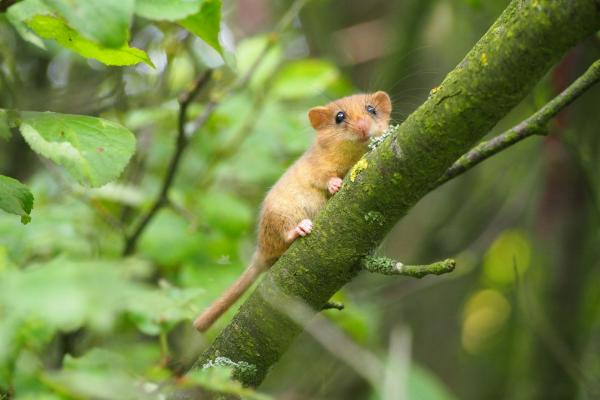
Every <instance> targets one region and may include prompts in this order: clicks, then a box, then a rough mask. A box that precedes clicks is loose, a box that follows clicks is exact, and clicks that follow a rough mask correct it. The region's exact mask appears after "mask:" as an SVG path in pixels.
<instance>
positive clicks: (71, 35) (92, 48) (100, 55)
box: [25, 15, 154, 67]
mask: <svg viewBox="0 0 600 400" xmlns="http://www.w3.org/2000/svg"><path fill="white" fill-rule="evenodd" d="M25 23H26V24H27V26H28V27H29V28H31V29H32V30H33V31H34V32H35V33H36V34H38V35H39V36H41V37H43V38H44V39H52V40H55V41H56V42H57V43H58V44H60V45H61V46H63V47H66V48H67V49H70V50H73V51H74V52H76V53H78V54H80V55H82V56H83V57H86V58H94V59H96V60H98V61H100V62H101V63H103V64H106V65H133V64H137V63H140V62H143V63H146V64H148V65H150V66H152V67H154V64H152V61H151V60H150V58H149V57H148V54H146V52H144V51H143V50H140V49H136V48H135V47H129V46H128V45H126V44H125V45H123V46H121V47H119V48H108V47H104V46H102V45H100V44H99V43H96V42H94V41H92V40H89V39H86V38H85V37H83V36H81V35H80V34H79V33H78V32H77V31H76V30H74V29H73V28H71V27H70V26H69V25H67V23H66V22H65V21H64V20H62V19H60V18H57V17H54V16H50V15H36V16H34V17H32V18H30V19H28V20H26V21H25Z"/></svg>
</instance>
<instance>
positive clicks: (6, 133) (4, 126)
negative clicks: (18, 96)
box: [0, 110, 12, 140]
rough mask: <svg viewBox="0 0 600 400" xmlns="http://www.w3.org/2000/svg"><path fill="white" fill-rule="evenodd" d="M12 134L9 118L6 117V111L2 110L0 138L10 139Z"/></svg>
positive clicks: (0, 111)
mask: <svg viewBox="0 0 600 400" xmlns="http://www.w3.org/2000/svg"><path fill="white" fill-rule="evenodd" d="M11 136H12V133H11V132H10V127H9V126H8V120H7V119H6V118H5V117H4V111H2V110H0V139H4V140H8V139H10V138H11Z"/></svg>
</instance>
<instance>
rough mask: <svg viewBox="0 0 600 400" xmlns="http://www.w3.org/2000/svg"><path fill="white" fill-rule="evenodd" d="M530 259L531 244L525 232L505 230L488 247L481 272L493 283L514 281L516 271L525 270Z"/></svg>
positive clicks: (503, 283)
mask: <svg viewBox="0 0 600 400" xmlns="http://www.w3.org/2000/svg"><path fill="white" fill-rule="evenodd" d="M530 259H531V245H530V243H529V239H528V238H527V236H526V235H525V233H524V232H522V231H520V230H507V231H504V232H502V233H501V234H500V235H499V236H498V237H497V238H496V240H494V243H492V245H491V246H490V248H489V249H488V251H487V253H486V255H485V258H484V261H483V273H484V276H485V277H486V278H487V279H488V280H489V281H490V282H492V283H494V284H497V285H508V284H510V283H512V282H513V281H514V279H515V275H516V274H517V271H518V273H519V274H522V273H523V272H525V271H526V270H527V268H528V267H529V263H530ZM515 268H517V271H515Z"/></svg>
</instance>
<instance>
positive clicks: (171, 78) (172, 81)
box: [167, 54, 195, 93]
mask: <svg viewBox="0 0 600 400" xmlns="http://www.w3.org/2000/svg"><path fill="white" fill-rule="evenodd" d="M194 74H195V70H194V63H193V62H192V60H191V59H190V57H189V56H188V55H186V54H184V55H178V56H175V57H173V59H172V60H171V67H170V68H169V75H168V78H167V79H168V86H169V90H170V92H171V93H180V92H183V90H184V89H185V87H186V86H187V85H189V84H190V82H192V81H193V80H194Z"/></svg>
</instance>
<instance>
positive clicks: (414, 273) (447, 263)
mask: <svg viewBox="0 0 600 400" xmlns="http://www.w3.org/2000/svg"><path fill="white" fill-rule="evenodd" d="M361 266H362V268H363V269H364V270H365V271H369V272H374V273H377V274H382V275H403V276H410V277H413V278H419V279H420V278H422V277H424V276H426V275H442V274H446V273H448V272H452V271H454V268H455V267H456V262H455V261H454V260H452V259H446V260H444V261H438V262H434V263H433V264H428V265H404V264H402V263H401V262H399V261H396V260H392V259H391V258H388V257H374V256H368V257H365V258H363V259H362V260H361Z"/></svg>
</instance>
